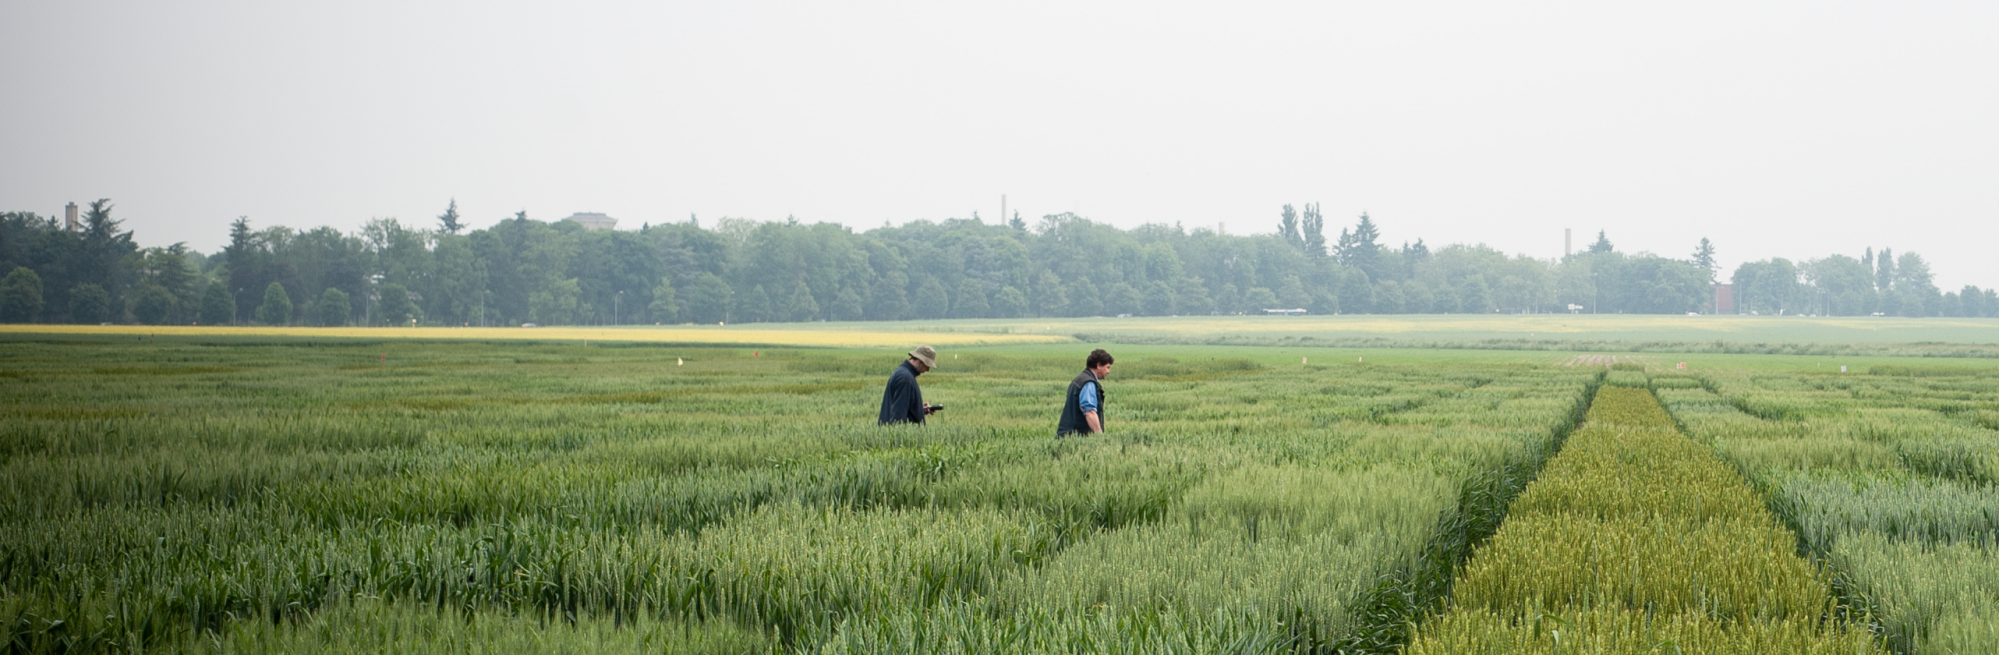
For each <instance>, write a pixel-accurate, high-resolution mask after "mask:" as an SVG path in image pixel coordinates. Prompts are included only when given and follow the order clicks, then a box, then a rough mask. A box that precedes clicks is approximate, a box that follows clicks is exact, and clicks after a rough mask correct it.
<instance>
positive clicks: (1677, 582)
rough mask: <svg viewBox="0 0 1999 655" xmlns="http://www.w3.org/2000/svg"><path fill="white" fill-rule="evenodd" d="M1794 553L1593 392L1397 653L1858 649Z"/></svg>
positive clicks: (1679, 446)
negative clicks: (1443, 607) (1582, 417)
mask: <svg viewBox="0 0 1999 655" xmlns="http://www.w3.org/2000/svg"><path fill="white" fill-rule="evenodd" d="M1615 381H1617V380H1612V382H1615ZM1794 543H1795V538H1794V537H1793V536H1792V535H1791V533H1790V532H1789V531H1788V530H1786V529H1785V527H1784V526H1783V525H1781V524H1779V523H1777V521H1776V520H1775V519H1774V517H1772V516H1771V515H1770V513H1769V512H1768V510H1766V509H1764V507H1763V504H1762V503H1761V502H1760V501H1759V500H1758V498H1757V497H1756V494H1755V492H1754V491H1753V490H1752V489H1751V488H1750V487H1749V485H1748V484H1746V483H1745V482H1744V481H1743V480H1742V479H1741V478H1740V477H1738V476H1737V474H1736V473H1735V471H1734V470H1733V469H1731V468H1730V467H1729V466H1728V465H1727V464H1726V463H1724V462H1722V461H1721V460H1720V459H1719V458H1717V457H1716V456H1714V455H1713V454H1712V453H1711V452H1709V451H1708V449H1707V448H1705V447H1703V446H1701V445H1699V444H1697V443H1695V442H1693V441H1691V440H1689V439H1687V438H1686V437H1685V436H1684V435H1681V434H1680V433H1679V432H1678V431H1677V430H1676V429H1675V428H1674V425H1673V423H1672V421H1671V419H1670V418H1668V417H1667V415H1666V414H1665V412H1664V411H1662V410H1661V408H1660V406H1659V404H1658V403H1657V402H1656V401H1655V400H1654V399H1653V397H1652V394H1651V393H1649V392H1648V391H1646V390H1645V389H1643V388H1633V387H1625V386H1614V385H1612V386H1605V387H1604V388H1603V389H1602V390H1600V391H1599V392H1598V393H1597V396H1596V399H1595V400H1594V402H1593V404H1592V406H1591V408H1590V410H1589V414H1588V417H1587V419H1586V422H1585V423H1584V424H1583V426H1582V428H1581V429H1579V430H1577V431H1576V433H1575V434H1574V435H1572V436H1570V437H1569V439H1568V441H1567V443H1566V445H1565V446H1564V447H1563V449H1562V451H1561V453H1560V454H1558V455H1556V456H1555V457H1554V458H1553V459H1551V460H1550V461H1549V462H1548V465H1547V467H1546V468H1545V469H1544V470H1543V471H1542V473H1541V476H1540V478H1538V479H1537V480H1536V481H1535V482H1534V483H1533V484H1531V485H1529V486H1528V487H1527V490H1526V491H1525V492H1523V493H1522V494H1521V495H1520V497H1519V499H1518V500H1516V501H1514V503H1513V506H1512V508H1511V509H1510V510H1509V512H1508V518H1507V520H1506V523H1505V524H1504V525H1502V526H1500V529H1499V531H1498V533H1497V534H1495V535H1493V537H1492V540H1491V541H1490V542H1489V543H1488V544H1487V545H1486V546H1485V547H1483V548H1481V549H1480V550H1479V551H1478V553H1477V554H1476V555H1475V556H1474V557H1473V558H1472V560H1471V562H1470V563H1469V564H1468V565H1467V566H1466V567H1465V570H1464V572H1463V574H1462V576H1461V578H1460V579H1459V580H1458V583H1457V586H1456V588H1455V589H1454V590H1453V592H1452V597H1451V601H1450V610H1449V611H1448V612H1446V613H1445V614H1443V615H1442V616H1439V617H1436V618H1434V619H1432V620H1431V621H1430V622H1428V623H1426V624H1425V625H1424V626H1423V627H1422V628H1421V629H1420V630H1419V636H1418V639H1417V641H1416V642H1415V643H1414V644H1413V645H1412V646H1411V648H1410V649H1409V652H1410V653H1413V654H1418V655H1432V654H1444V653H1558V652H1589V653H1652V652H1660V651H1659V650H1658V649H1659V648H1661V647H1662V646H1668V647H1669V648H1668V649H1667V650H1666V651H1665V652H1701V653H1773V652H1783V653H1865V652H1870V651H1871V650H1872V644H1871V643H1870V640H1869V636H1868V635H1867V634H1866V633H1865V632H1864V631H1856V630H1850V629H1846V628H1845V627H1843V626H1842V624H1841V623H1840V622H1839V621H1837V620H1836V619H1837V615H1836V611H1835V609H1836V608H1835V605H1834V604H1833V602H1832V596H1831V593H1830V589H1829V587H1828V585H1827V582H1826V581H1825V580H1824V579H1823V578H1822V576H1820V575H1818V573H1817V571H1816V570H1815V568H1814V567H1813V566H1812V565H1811V564H1810V563H1808V562H1807V561H1806V560H1804V559H1803V558H1800V557H1798V556H1796V555H1795V553H1794V546H1793V544H1794Z"/></svg>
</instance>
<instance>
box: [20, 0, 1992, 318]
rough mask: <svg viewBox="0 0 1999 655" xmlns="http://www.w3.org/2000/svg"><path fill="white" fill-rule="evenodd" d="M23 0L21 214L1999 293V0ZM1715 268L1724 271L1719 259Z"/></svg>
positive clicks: (183, 234)
mask: <svg viewBox="0 0 1999 655" xmlns="http://www.w3.org/2000/svg"><path fill="white" fill-rule="evenodd" d="M1079 4H1081V3H1074V2H1061V3H1049V4H1031V3H1021V2H1008V3H987V4H986V5H983V6H976V7H974V6H967V5H966V4H965V3H934V2H928V3H917V2H911V3H897V4H873V3H860V2H813V3H797V4H774V3H751V2H706V3H660V2H643V3H585V2H561V3H551V2H536V3H511V2H495V1H490V0H488V1H482V2H467V3H420V2H390V3H372V2H354V1H343V2H329V3H320V4H318V5H317V6H308V4H307V3H295V2H276V3H274V2H197V1H178V2H124V3H103V2H80V1H73V0H72V1H61V2H54V1H52V2H20V1H14V0H7V1H5V2H0V90H4V98H0V210H18V211H32V212H35V213H38V214H42V215H50V214H57V213H59V212H60V211H61V208H62V206H63V204H64V203H66V202H71V201H75V202H77V203H78V204H83V203H86V202H88V201H89V200H91V199H95V198H107V197H108V198H111V199H112V200H113V201H114V202H115V203H116V206H117V210H116V215H118V216H120V217H123V218H124V219H126V226H127V227H128V228H131V229H133V230H135V231H136V232H137V235H138V238H139V240H140V242H141V243H142V244H144V245H165V244H168V243H172V242H175V241H185V242H187V243H188V244H189V245H191V246H193V247H195V248H197V249H200V250H203V251H210V250H213V249H216V248H218V247H219V246H220V245H221V244H222V243H223V242H224V241H225V240H226V236H227V223H228V221H230V220H232V219H234V218H236V217H237V216H249V217H250V219H251V220H252V221H253V223H254V224H255V225H257V226H270V225H288V226H293V227H312V226H318V225H331V226H335V227H338V228H342V229H353V228H356V227H358V226H359V225H361V224H362V223H363V222H364V221H366V220H368V219H369V218H373V217H389V216H393V217H397V218H400V219H403V220H404V221H406V222H411V223H415V224H419V225H425V226H428V225H432V224H434V217H435V216H436V215H437V214H439V213H441V212H442V211H443V210H444V207H445V204H446V203H447V202H449V201H450V200H451V199H453V198H456V199H457V201H458V206H459V210H460V212H461V213H463V214H464V215H465V216H466V217H467V219H469V223H470V224H471V225H473V226H474V227H484V226H486V225H490V224H492V223H493V222H495V221H497V220H498V219H500V218H502V217H505V216H509V215H511V214H512V213H513V212H515V211H517V210H523V209H524V210H526V211H527V212H528V215H529V216H531V217H534V218H540V219H546V220H554V219H559V218H561V217H564V216H567V215H569V214H570V213H572V212H577V211H599V212H605V213H609V214H610V215H612V216H613V217H616V218H617V219H619V221H620V227H621V228H636V227H637V226H638V225H639V224H640V223H642V222H654V223H659V222H669V221H685V220H687V218H688V216H689V215H690V214H698V215H699V216H700V217H701V218H702V220H703V224H704V225H710V226H712V225H713V223H712V220H713V219H716V218H720V217H723V216H738V217H745V218H751V219H758V220H782V219H784V218H785V217H786V216H796V217H797V218H798V219H799V220H801V221H807V222H813V221H837V222H840V223H845V224H848V225H851V226H854V227H855V228H858V229H866V228H872V227H876V226H880V225H882V224H883V223H884V222H890V223H895V224H901V223H904V222H907V221H911V220H916V219H932V220H936V219H943V218H951V217H967V216H970V215H971V214H972V213H973V212H975V211H976V212H978V213H979V215H980V216H981V217H983V218H984V219H985V220H987V221H989V222H990V221H994V220H996V219H997V218H998V215H999V211H1000V196H1001V195H1002V194H1004V195H1005V196H1006V197H1007V204H1008V209H1009V210H1017V211H1019V212H1020V213H1021V214H1022V215H1023V216H1024V217H1027V218H1028V219H1029V221H1030V222H1032V221H1033V220H1034V219H1036V218H1038V217H1039V216H1041V215H1043V214H1048V213H1056V212H1064V211H1073V212H1076V213H1078V214H1081V215H1083V216H1085V217H1088V218H1090V219H1093V220H1097V221H1101V222H1108V223H1111V224H1114V225H1118V226H1121V227H1133V226H1136V225H1140V224H1143V223H1148V222H1159V223H1180V224H1184V225H1185V226H1186V227H1188V228H1189V229H1192V228H1194V227H1202V226H1205V227H1214V226H1216V225H1222V224H1225V225H1226V226H1227V227H1226V229H1227V230H1228V232H1229V233H1230V234H1246V233H1252V232H1270V231H1272V230H1273V229H1274V226H1275V224H1276V222H1277V216H1278V210H1279V207H1280V206H1282V205H1283V204H1285V203H1292V204H1299V205H1302V204H1303V203H1307V202H1317V203H1320V204H1321V205H1322V206H1323V208H1324V213H1325V215H1326V217H1327V221H1328V223H1329V224H1330V225H1329V230H1328V231H1329V232H1330V233H1331V234H1329V238H1330V237H1331V236H1332V235H1333V234H1337V233H1338V227H1339V226H1342V225H1347V224H1351V223H1352V221H1353V220H1354V218H1355V217H1357V216H1358V215H1359V214H1360V213H1361V212H1363V211H1365V212H1368V213H1370V214H1371V215H1372V216H1373V217H1374V218H1375V220H1376V221H1378V222H1379V223H1380V225H1381V229H1382V233H1383V237H1384V240H1385V241H1387V242H1390V243H1392V244H1400V243H1401V242H1402V241H1404V240H1413V239H1416V238H1418V237H1421V238H1423V239H1425V240H1426V241H1427V242H1428V243H1430V244H1432V245H1440V244H1447V243H1486V244H1489V245H1491V246H1493V247H1496V248H1499V249H1501V250H1505V251H1507V252H1511V253H1525V254H1529V255H1533V256H1537V257H1557V256H1560V255H1561V252H1562V230H1563V228H1573V229H1574V230H1575V233H1576V237H1575V239H1576V242H1577V248H1578V249H1580V248H1581V247H1582V246H1583V245H1584V244H1586V243H1587V242H1588V241H1589V240H1591V239H1593V238H1594V237H1595V234H1596V232H1597V230H1599V229H1602V230H1607V231H1608V233H1609V236H1610V239H1611V240H1612V241H1613V242H1614V243H1615V244H1616V245H1617V246H1618V247H1619V249H1620V250H1625V251H1639V250H1648V251H1652V252H1656V253H1659V254H1662V255H1667V256H1673V257H1685V256H1686V255H1687V254H1688V253H1690V252H1691V251H1692V250H1693V247H1694V244H1695V243H1696V242H1697V241H1698V240H1699V239H1700V238H1701V237H1707V238H1710V239H1713V240H1714V242H1715V244H1716V246H1717V248H1718V249H1719V251H1720V256H1721V259H1722V261H1723V264H1724V265H1725V266H1728V267H1732V266H1733V265H1734V264H1737V263H1740V262H1742V261H1745V260H1750V259H1763V258H1768V257H1788V258H1791V259H1794V260H1798V259H1805V258H1815V257H1820V256H1824V255H1826V254H1830V253H1835V252H1839V253H1846V254H1851V255H1854V256H1856V257H1857V256H1859V255H1860V254H1861V252H1862V250H1863V249H1864V248H1867V247H1869V246H1872V247H1875V248H1877V249H1878V248H1881V247H1890V248H1894V249H1895V250H1896V251H1898V252H1901V251H1916V252H1919V253H1921V254H1922V255H1924V256H1925V257H1926V258H1928V259H1929V260H1930V261H1931V263H1932V266H1933V268H1934V270H1935V272H1936V273H1937V277H1938V282H1939V284H1940V286H1943V287H1944V288H1946V289H1955V288H1956V287H1958V286H1961V285H1963V284H1967V283H1972V284H1978V285H1980V286H1987V287H1989V286H1993V285H1999V264H1995V263H1994V248H1995V241H1999V239H1995V237H1999V36H1995V35H1999V3H1992V2H1954V3H1941V2H1907V1H1902V2H1878V3H1852V2H1825V1H1818V2H1799V3H1752V2H1739V1H1731V2H1715V3H1700V2H1673V3H1631V2H1588V3H1560V4H1539V3H1521V2H1506V3H1494V2H1479V3H1406V2H1395V3H1390V2H1379V3H1368V4H1365V5H1363V4H1361V3H1333V2H1315V3H1271V4H1263V3H1242V2H1231V3H1213V4H1210V5H1199V6H1197V5H1185V4H1165V3H1142V4H1141V3H1128V4H1110V3H1101V4H1088V5H1086V6H1079ZM1724 274H1726V273H1725V272H1724Z"/></svg>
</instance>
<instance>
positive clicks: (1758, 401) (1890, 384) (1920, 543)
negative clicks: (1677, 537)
mask: <svg viewBox="0 0 1999 655" xmlns="http://www.w3.org/2000/svg"><path fill="white" fill-rule="evenodd" d="M1651 384H1652V386H1653V387H1655V388H1656V389H1657V393H1658V395H1659V397H1660V399H1661V400H1663V401H1664V402H1665V405H1666V407H1667V409H1668V410H1669V411H1671V412H1672V414H1673V417H1674V418H1675V419H1677V420H1678V421H1679V422H1680V423H1681V424H1682V425H1684V426H1686V428H1687V430H1688V431H1689V432H1690V433H1692V434H1693V435H1694V436H1696V437H1698V438H1701V439H1703V440H1705V441H1707V442H1709V443H1710V444H1711V445H1712V446H1713V448H1714V449H1715V451H1716V452H1718V453H1720V454H1721V455H1722V456H1723V457H1724V458H1726V459H1727V460H1728V461H1730V462H1731V463H1733V464H1734V465H1735V466H1736V467H1738V468H1740V469H1741V470H1742V471H1743V472H1745V473H1746V474H1748V475H1749V476H1750V477H1751V478H1752V479H1753V480H1754V481H1755V482H1756V484H1757V486H1758V487H1759V488H1760V489H1762V490H1763V492H1764V494H1765V496H1766V498H1767V499H1768V501H1769V503H1770V506H1771V507H1772V508H1773V509H1774V510H1775V511H1776V512H1777V514H1778V515H1779V516H1780V517H1782V518H1783V519H1784V520H1785V521H1786V522H1788V523H1789V524H1791V525H1792V526H1793V527H1794V528H1795V529H1796V530H1797V531H1798V533H1799V536H1800V538H1801V541H1802V544H1803V547H1804V548H1805V549H1806V550H1807V551H1809V552H1810V553H1811V554H1812V556H1814V557H1815V558H1818V559H1820V560H1821V561H1823V562H1825V564H1826V566H1827V567H1828V569H1829V570H1830V571H1831V573H1832V574H1833V575H1834V581H1835V582H1836V583H1837V588H1838V589H1839V590H1840V591H1841V593H1842V595H1843V596H1844V597H1845V599H1846V601H1847V602H1848V603H1849V604H1850V605H1852V606H1853V607H1854V608H1855V609H1856V610H1860V611H1863V612H1864V613H1866V614H1867V615H1868V616H1870V617H1871V618H1872V620H1873V621H1874V622H1875V623H1874V625H1875V628H1876V629H1877V630H1878V631H1879V632H1880V633H1881V634H1882V635H1883V636H1884V637H1886V640H1887V644H1888V646H1889V647H1890V648H1891V649H1893V650H1895V651H1896V652H1900V653H1924V654H1928V653H1937V654H1956V653H1994V652H1999V487H1995V486H1994V485H1995V482H1999V477H1995V474H1999V432H1995V430H1994V429H1995V428H1999V375H1994V374H1993V373H1992V372H1990V371H1982V370H1972V369H1965V368H1953V367H1937V366H1928V367H1923V366H1877V367H1874V369H1873V370H1872V371H1870V372H1869V374H1866V375H1861V374H1849V375H1840V374H1832V373H1808V374H1807V373H1796V374H1793V373H1755V374H1746V373H1745V374H1714V373H1709V374H1703V375H1700V376H1692V377H1689V376H1670V375H1667V376H1661V375H1655V376H1653V377H1652V378H1651Z"/></svg>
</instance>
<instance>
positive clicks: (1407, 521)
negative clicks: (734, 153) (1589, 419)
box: [0, 341, 1602, 653]
mask: <svg viewBox="0 0 1999 655" xmlns="http://www.w3.org/2000/svg"><path fill="white" fill-rule="evenodd" d="M1133 359H1134V360H1137V361H1128V362H1121V363H1120V364H1119V368H1118V373H1117V377H1115V378H1114V379H1113V382H1112V384H1113V385H1115V386H1113V387H1112V388H1111V390H1110V393H1111V395H1110V398H1111V400H1110V404H1109V406H1108V416H1109V425H1110V426H1111V432H1110V433H1109V434H1108V435H1101V436H1091V437H1085V438H1069V439H1056V438H1054V436H1053V425H1054V421H1053V411H1054V408H1055V407H1057V406H1059V393H1060V389H1061V384H1062V382H1063V380H1066V379H1067V378H1068V377H1070V376H1072V375H1074V373H1075V369H1076V367H1077V365H1078V362H1077V361H1076V359H1075V358H1074V357H1060V358H1055V357H1050V356H1047V355H1045V354H1036V353H1035V352H1034V351H1029V352H1027V353H1025V354H1005V353H1002V354H993V353H976V352H975V353H966V354H964V355H963V356H962V357H961V358H960V357H953V358H952V359H950V360H948V362H949V363H948V364H947V365H945V366H942V367H940V368H939V369H938V370H936V371H933V372H932V373H930V374H926V375H925V376H924V378H923V385H924V390H925V394H926V397H927V398H932V399H935V400H942V401H945V402H948V403H949V404H950V407H951V410H950V412H948V413H947V414H944V415H940V416H939V417H937V418H936V419H935V421H934V424H933V425H930V426H927V427H924V428H881V427H877V426H875V425H874V424H873V416H874V410H875V403H876V401H877V399H878V397H879V394H880V384H881V380H882V376H884V375H885V374H886V371H887V369H889V368H890V367H891V366H892V365H893V364H894V363H895V360H894V359H893V358H892V357H891V358H884V357H883V356H882V355H881V354H879V353H873V352H864V351H842V350H830V349H818V350H782V349H780V350H764V351H762V352H761V353H760V354H755V355H752V353H750V352H738V351H735V350H731V349H676V350H675V351H673V352H666V353H662V352H660V351H658V350H654V349H640V348H619V349H605V348H585V347H582V346H581V345H580V344H575V345H563V344H509V345H494V344H479V343H455V344H453V343H423V344H420V347H417V346H412V347H405V348H401V349H399V350H396V351H393V354H392V355H391V357H389V358H387V360H386V362H385V361H384V359H383V358H381V350H379V349H377V347H376V346H375V345H361V344H327V343H324V342H319V343H314V344H307V343H303V342H284V341H276V342H267V343H257V344H247V345H238V346H231V345H217V344H198V343H153V342H150V341H149V342H144V343H141V342H113V343H85V342H71V343H41V342H38V343H11V344H0V362H4V363H5V364H6V366H7V368H6V373H7V375H4V376H0V418H4V419H5V420H4V421H0V456H4V457H0V627H3V628H4V629H5V630H6V633H5V634H0V639H5V640H6V641H7V642H8V643H16V644H26V646H23V647H22V649H23V650H26V651H29V652H34V651H35V650H37V649H45V650H46V649H52V648H55V647H56V646H57V645H60V644H67V646H65V648H67V649H68V651H69V652H80V653H90V652H130V651H140V652H157V651H173V650H194V651H223V652H246V653H247V652H275V651H287V650H289V651H308V652H310V651H326V652H382V651H421V650H425V649H431V650H438V649H443V648H445V646H446V645H448V644H459V643H484V644H488V645H489V646H488V648H489V649H490V650H521V648H512V649H509V648H508V647H507V646H506V645H507V644H522V643H532V644H539V646H536V647H534V648H529V649H530V650H544V649H555V648H557V647H561V648H569V649H571V650H576V651H593V650H605V649H616V648H619V647H620V646H619V645H620V644H627V645H628V644H632V643H653V644H662V643H664V644H667V645H668V647H669V648H670V649H672V650H673V651H674V652H744V651H775V652H857V653H858V652H866V653H879V652H908V653H919V652H920V653H935V652H966V653H972V652H978V653H986V652H1020V653H1028V652H1048V651H1073V650H1095V651H1100V652H1130V653H1141V652H1144V653H1149V652H1161V651H1180V652H1214V651H1234V652H1291V651H1296V650H1301V649H1303V650H1335V649H1337V650H1344V651H1346V652H1390V651H1392V650H1394V649H1395V648H1397V647H1398V646H1399V645H1400V644H1401V643H1403V642H1404V641H1405V639H1406V626H1407V625H1408V621H1409V619H1410V618H1411V616H1412V615H1413V614H1414V613H1415V612H1417V611H1419V610H1420V608H1421V607H1422V606H1425V605H1427V604H1428V603H1429V602H1431V601H1433V600H1434V599H1435V598H1437V597H1438V596H1440V595H1441V593H1442V592H1443V590H1444V589H1447V588H1448V586H1449V578H1450V574H1451V571H1452V569H1453V568H1454V567H1455V566H1456V565H1457V564H1458V563H1460V562H1461V561H1462V556H1463V555H1464V553H1466V552H1467V551H1468V550H1469V544H1470V543H1473V541H1474V540H1475V539H1477V538H1479V537H1480V536H1482V535H1485V534H1489V533H1490V532H1491V530H1492V529H1493V528H1494V526H1495V525H1496V524H1497V523H1498V519H1499V517H1500V516H1501V515H1502V514H1503V511H1504V508H1505V507H1506V504H1507V502H1508V501H1510V500H1511V498H1512V497H1513V496H1514V495H1515V494H1516V493H1518V491H1519V489H1521V488H1523V487H1524V486H1525V484H1526V480H1528V479H1530V478H1531V477H1532V476H1533V474H1534V472H1535V471H1537V470H1538V469H1539V468H1540V466H1541V464H1542V463H1543V462H1544V461H1546V459H1547V457H1548V456H1549V454H1550V453H1552V451H1553V449H1554V447H1555V444H1557V443H1559V441H1560V440H1561V439H1562V438H1563V437H1564V435H1566V434H1567V433H1568V432H1569V431H1570V430H1571V429H1572V428H1573V427H1574V426H1575V425H1576V424H1577V423H1579V422H1580V421H1581V419H1582V409H1583V408H1584V407H1585V406H1586V404H1587V402H1588V399H1589V397H1590V394H1591V392H1592V390H1593V389H1594V387H1595V385H1596V384H1597V382H1598V381H1599V380H1600V379H1601V378H1602V373H1601V372H1600V371H1579V370H1562V369H1552V368H1549V367H1537V366H1527V365H1493V364H1490V363H1475V364H1465V365H1459V364H1450V363H1444V364H1441V365H1439V364H1435V363H1425V364H1424V365H1420V366H1411V365H1377V364H1374V363H1368V364H1364V365H1363V364H1361V363H1359V362H1355V363H1352V364H1337V365H1330V366H1282V367H1278V366H1268V365H1263V364H1258V363H1256V362H1254V361H1250V360H1242V359H1229V358H1227V357H1206V356H1202V357H1192V356H1188V357H1185V358H1184V360H1182V359H1175V358H1174V357H1167V356H1158V355H1153V356H1147V357H1144V358H1143V359H1139V358H1133ZM1370 359H1371V358H1370Z"/></svg>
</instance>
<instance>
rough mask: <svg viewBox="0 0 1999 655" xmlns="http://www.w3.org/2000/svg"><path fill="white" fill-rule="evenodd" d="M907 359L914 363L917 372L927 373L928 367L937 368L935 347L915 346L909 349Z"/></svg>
mask: <svg viewBox="0 0 1999 655" xmlns="http://www.w3.org/2000/svg"><path fill="white" fill-rule="evenodd" d="M909 361H910V363H913V364H915V365H916V371H917V372H918V373H928V372H929V371H930V369H933V368H937V349H936V348H932V347H930V346H917V347H916V349H915V350H911V351H909Z"/></svg>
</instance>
